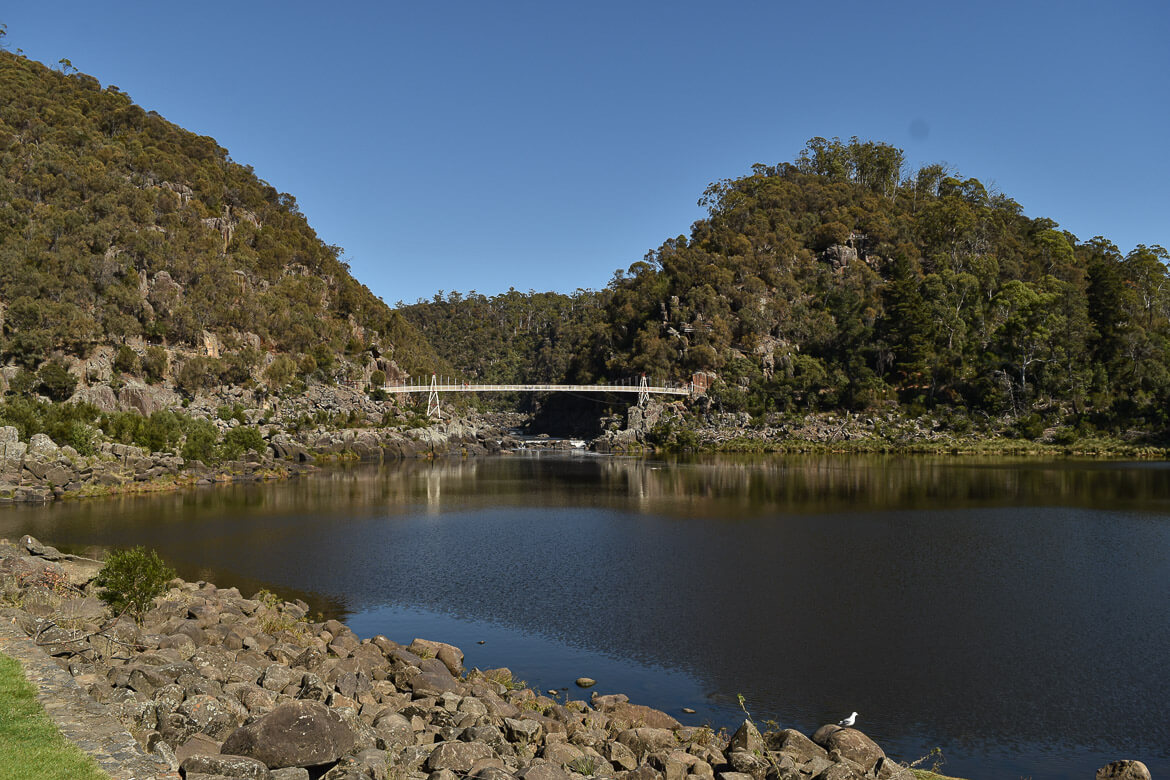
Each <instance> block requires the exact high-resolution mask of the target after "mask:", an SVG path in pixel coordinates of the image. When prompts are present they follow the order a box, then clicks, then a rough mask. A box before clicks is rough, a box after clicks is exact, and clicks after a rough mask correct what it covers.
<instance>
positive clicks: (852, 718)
mask: <svg viewBox="0 0 1170 780" xmlns="http://www.w3.org/2000/svg"><path fill="white" fill-rule="evenodd" d="M856 722H857V713H856V712H855V713H853V714H852V715H850V716H849V717H848V718H846V719H845V720H843V721H841V722H840V723H838V724H837V725H838V726H844V727H845V728H849V727H850V726H852V725H853V724H854V723H856Z"/></svg>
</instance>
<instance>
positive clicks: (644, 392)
mask: <svg viewBox="0 0 1170 780" xmlns="http://www.w3.org/2000/svg"><path fill="white" fill-rule="evenodd" d="M649 388H650V385H649V384H647V382H646V375H645V374H642V382H641V384H639V385H638V406H645V405H646V403H647V402H648V401H649V400H650V389H649Z"/></svg>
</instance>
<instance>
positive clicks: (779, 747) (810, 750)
mask: <svg viewBox="0 0 1170 780" xmlns="http://www.w3.org/2000/svg"><path fill="white" fill-rule="evenodd" d="M765 739H766V741H767V743H768V748H769V749H770V750H775V751H777V752H780V753H783V754H785V755H787V756H791V757H792V760H794V761H795V762H796V763H798V764H804V763H807V762H809V761H811V760H812V759H813V758H817V757H819V758H827V757H828V755H827V753H826V751H825V749H824V748H823V747H821V746H820V745H818V744H817V743H815V742H813V741H812V740H811V739H809V738H808V737H806V736H805V735H804V734H802V733H800V732H799V731H797V730H796V729H784V730H783V731H777V732H769V733H768V734H767V735H766V736H765Z"/></svg>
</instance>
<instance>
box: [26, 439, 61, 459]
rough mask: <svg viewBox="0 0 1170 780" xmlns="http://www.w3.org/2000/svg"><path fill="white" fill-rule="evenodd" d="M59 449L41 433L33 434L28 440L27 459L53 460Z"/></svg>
mask: <svg viewBox="0 0 1170 780" xmlns="http://www.w3.org/2000/svg"><path fill="white" fill-rule="evenodd" d="M60 449H61V448H60V447H58V446H57V444H56V443H55V442H54V441H53V440H52V439H50V438H49V437H48V436H46V435H45V434H43V433H34V434H33V435H32V437H31V438H30V439H29V440H28V455H29V457H37V458H46V459H55V458H56V457H57V453H58V452H59V451H60Z"/></svg>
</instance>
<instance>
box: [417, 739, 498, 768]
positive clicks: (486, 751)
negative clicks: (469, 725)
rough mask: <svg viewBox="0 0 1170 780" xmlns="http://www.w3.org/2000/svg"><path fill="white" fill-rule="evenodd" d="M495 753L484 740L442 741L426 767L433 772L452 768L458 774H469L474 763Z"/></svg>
mask: <svg viewBox="0 0 1170 780" xmlns="http://www.w3.org/2000/svg"><path fill="white" fill-rule="evenodd" d="M494 755H495V753H494V752H493V751H492V749H491V748H490V747H488V746H487V745H485V744H483V743H482V742H440V743H439V744H438V745H437V746H436V747H435V749H434V751H432V752H431V755H430V756H429V757H428V758H427V762H426V768H427V769H429V770H431V771H432V772H434V771H437V770H439V769H450V770H451V771H452V772H455V773H456V774H461V775H462V774H467V772H468V770H469V769H471V767H472V765H473V764H475V763H476V762H477V761H480V760H482V759H485V758H492V757H493V756H494Z"/></svg>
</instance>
